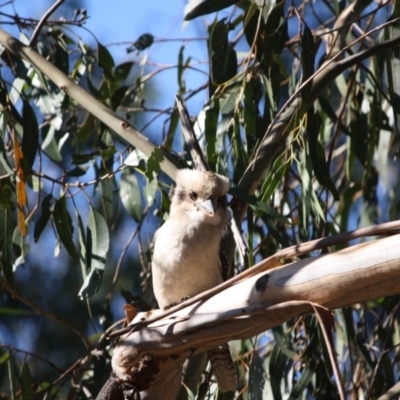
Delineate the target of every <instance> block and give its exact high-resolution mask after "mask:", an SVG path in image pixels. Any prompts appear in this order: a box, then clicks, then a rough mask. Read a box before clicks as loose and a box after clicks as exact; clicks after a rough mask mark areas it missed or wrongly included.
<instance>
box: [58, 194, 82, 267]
mask: <svg viewBox="0 0 400 400" xmlns="http://www.w3.org/2000/svg"><path fill="white" fill-rule="evenodd" d="M53 219H54V225H55V228H56V231H57V234H58V236H59V238H60V240H61V243H62V244H63V245H64V247H65V249H66V250H67V252H68V254H69V255H70V256H71V258H72V259H73V260H74V261H75V262H79V254H78V252H77V251H76V248H75V244H74V241H73V235H74V228H73V225H72V219H71V216H70V215H69V213H68V210H67V203H66V199H65V195H63V196H62V197H60V198H59V199H58V200H57V201H56V202H55V204H54V210H53Z"/></svg>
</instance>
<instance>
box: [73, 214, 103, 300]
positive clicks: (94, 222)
mask: <svg viewBox="0 0 400 400" xmlns="http://www.w3.org/2000/svg"><path fill="white" fill-rule="evenodd" d="M109 247H110V234H109V231H108V226H107V223H106V221H105V219H104V218H103V216H102V215H101V214H100V213H99V212H98V211H97V210H96V209H94V208H93V207H90V212H89V219H88V225H87V231H86V244H85V250H86V271H88V272H89V274H88V275H87V276H86V278H85V280H84V282H83V285H82V287H81V289H80V291H79V294H78V295H79V297H81V298H82V299H84V298H89V297H92V296H93V295H94V294H96V293H97V291H98V289H99V287H100V284H101V280H102V277H103V272H104V268H105V265H106V259H107V253H108V249H109Z"/></svg>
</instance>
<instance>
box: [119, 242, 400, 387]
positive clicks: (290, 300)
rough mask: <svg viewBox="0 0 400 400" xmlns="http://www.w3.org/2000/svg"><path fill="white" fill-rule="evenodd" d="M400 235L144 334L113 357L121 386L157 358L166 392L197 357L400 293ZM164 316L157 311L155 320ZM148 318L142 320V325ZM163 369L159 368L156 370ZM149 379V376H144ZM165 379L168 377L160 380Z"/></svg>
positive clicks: (232, 292)
mask: <svg viewBox="0 0 400 400" xmlns="http://www.w3.org/2000/svg"><path fill="white" fill-rule="evenodd" d="M399 240H400V235H394V236H391V237H388V238H385V239H380V240H376V241H373V242H368V243H363V244H360V245H356V246H353V247H351V248H347V249H344V250H341V251H338V252H336V253H332V254H328V255H323V256H319V257H314V258H309V259H306V260H302V261H299V262H294V263H292V264H289V265H285V266H283V267H279V268H275V269H273V270H270V271H269V272H268V273H265V272H261V273H259V274H257V275H255V276H253V277H251V278H249V279H247V280H244V281H242V282H240V283H239V284H237V285H235V286H232V287H230V288H227V289H226V290H224V291H223V292H221V293H218V294H216V295H215V296H213V297H211V298H209V299H207V300H204V301H200V302H197V303H196V304H192V305H190V306H188V307H186V308H184V309H182V310H180V311H178V312H175V313H174V314H173V315H170V316H168V317H165V318H163V319H161V320H159V321H157V322H155V323H153V324H151V325H149V326H147V327H146V328H144V329H142V330H140V331H134V332H131V333H129V334H128V335H126V336H124V337H123V338H121V340H120V342H119V345H118V346H117V348H116V350H115V353H114V356H113V370H114V372H115V373H116V375H117V376H118V378H119V379H121V380H124V381H129V380H131V379H136V378H137V376H136V375H135V374H136V371H137V370H138V368H139V365H140V363H141V360H142V359H143V357H150V358H151V360H152V363H153V370H152V371H154V370H156V369H157V372H152V371H150V370H148V371H147V372H148V374H149V375H148V376H147V378H148V379H155V382H156V383H154V385H153V383H152V385H151V389H150V390H153V388H154V390H159V389H160V387H157V385H158V384H157V380H158V377H159V376H161V375H162V374H165V373H166V372H165V371H163V368H162V365H163V363H165V362H167V361H168V362H171V360H173V359H174V357H175V358H177V359H179V362H176V363H175V368H176V369H179V368H180V367H181V365H182V363H183V361H184V360H182V355H185V354H186V355H187V356H188V355H190V354H192V353H193V354H198V353H201V352H204V351H207V350H209V349H211V348H214V347H215V346H218V345H221V344H222V343H225V342H226V341H228V340H237V339H244V338H248V337H251V336H254V335H257V334H259V333H261V332H263V331H265V330H267V329H270V328H272V327H274V326H277V325H280V324H282V323H283V322H285V321H288V320H290V319H292V318H294V317H296V316H299V315H302V314H307V313H311V312H313V306H312V304H318V305H321V306H324V307H326V308H329V309H331V310H333V309H335V308H340V307H345V306H349V305H351V304H354V303H359V302H365V301H368V300H372V299H375V298H377V297H382V296H389V295H393V294H396V293H398V292H399V291H400V289H399V287H400V247H399V246H398V243H399ZM159 312H160V311H159V310H156V311H154V313H155V314H157V313H159ZM143 318H149V315H148V314H144V313H141V314H139V315H138V316H137V319H136V321H133V324H135V323H137V322H138V321H140V320H141V319H143ZM154 366H158V368H154ZM142 373H143V371H142ZM160 374H161V375H160Z"/></svg>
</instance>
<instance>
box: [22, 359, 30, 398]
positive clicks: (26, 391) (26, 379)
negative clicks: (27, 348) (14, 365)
mask: <svg viewBox="0 0 400 400" xmlns="http://www.w3.org/2000/svg"><path fill="white" fill-rule="evenodd" d="M31 385H32V374H31V371H30V369H29V365H28V363H27V362H26V361H24V362H23V363H22V365H21V395H22V399H23V400H29V399H31V398H32V389H31Z"/></svg>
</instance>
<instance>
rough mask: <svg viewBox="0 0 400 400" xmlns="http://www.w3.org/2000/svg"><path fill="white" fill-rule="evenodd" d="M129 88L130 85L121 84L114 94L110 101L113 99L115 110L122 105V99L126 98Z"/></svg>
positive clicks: (112, 103) (112, 106)
mask: <svg viewBox="0 0 400 400" xmlns="http://www.w3.org/2000/svg"><path fill="white" fill-rule="evenodd" d="M128 89H129V86H121V87H119V88H118V89H117V90H115V92H114V93H113V94H112V96H111V98H110V101H111V108H112V109H113V110H114V111H115V110H116V109H117V108H118V107H119V106H120V105H121V102H122V100H124V98H125V96H126V92H127V90H128Z"/></svg>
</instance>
